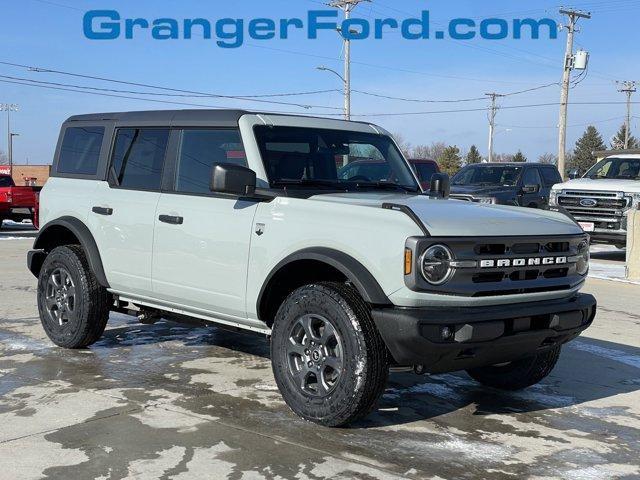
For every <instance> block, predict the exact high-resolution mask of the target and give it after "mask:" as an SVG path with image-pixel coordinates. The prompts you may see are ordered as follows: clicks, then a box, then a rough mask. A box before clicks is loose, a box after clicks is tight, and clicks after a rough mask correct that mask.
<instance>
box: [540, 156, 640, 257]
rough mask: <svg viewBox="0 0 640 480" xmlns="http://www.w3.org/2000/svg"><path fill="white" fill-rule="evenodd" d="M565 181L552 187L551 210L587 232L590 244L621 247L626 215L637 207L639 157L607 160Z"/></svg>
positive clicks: (625, 230) (639, 204)
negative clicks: (568, 218)
mask: <svg viewBox="0 0 640 480" xmlns="http://www.w3.org/2000/svg"><path fill="white" fill-rule="evenodd" d="M570 177H571V178H572V179H571V180H569V181H568V182H565V183H558V184H556V185H554V186H553V189H552V191H551V195H550V198H549V204H550V205H551V209H552V210H560V211H563V212H564V213H566V214H568V215H569V216H571V217H573V219H574V220H575V221H576V222H578V224H579V225H580V226H581V227H582V229H583V230H584V231H585V232H588V233H589V235H590V237H591V241H592V242H593V243H608V244H611V245H615V246H617V247H619V248H624V247H625V246H626V242H627V214H628V212H629V210H630V209H636V208H638V206H640V155H637V154H634V155H632V154H619V155H615V156H610V157H606V158H604V159H603V160H601V161H600V162H598V163H596V164H595V165H594V166H593V167H591V168H590V169H589V170H588V171H587V173H585V174H584V176H583V177H582V178H577V175H576V174H575V173H573V174H571V175H570Z"/></svg>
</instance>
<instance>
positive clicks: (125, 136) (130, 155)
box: [111, 128, 169, 190]
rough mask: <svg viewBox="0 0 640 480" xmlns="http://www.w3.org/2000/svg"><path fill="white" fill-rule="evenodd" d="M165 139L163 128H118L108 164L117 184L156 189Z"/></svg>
mask: <svg viewBox="0 0 640 480" xmlns="http://www.w3.org/2000/svg"><path fill="white" fill-rule="evenodd" d="M168 140H169V129H165V128H121V129H118V130H117V133H116V142H115V146H114V150H113V158H112V160H111V167H112V168H113V171H114V173H115V175H116V177H117V178H118V182H119V184H120V187H122V188H130V189H135V190H160V183H161V181H162V167H163V164H164V157H165V152H166V150H167V142H168Z"/></svg>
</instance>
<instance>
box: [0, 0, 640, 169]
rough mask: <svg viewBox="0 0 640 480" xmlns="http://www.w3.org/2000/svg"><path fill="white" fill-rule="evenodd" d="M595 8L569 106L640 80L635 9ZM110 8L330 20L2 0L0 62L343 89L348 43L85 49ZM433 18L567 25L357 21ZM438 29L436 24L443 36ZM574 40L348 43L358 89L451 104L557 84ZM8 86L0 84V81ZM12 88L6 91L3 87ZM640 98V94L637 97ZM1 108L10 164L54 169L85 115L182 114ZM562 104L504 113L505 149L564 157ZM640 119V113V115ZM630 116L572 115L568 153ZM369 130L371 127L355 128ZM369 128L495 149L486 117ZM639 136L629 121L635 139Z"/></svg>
mask: <svg viewBox="0 0 640 480" xmlns="http://www.w3.org/2000/svg"><path fill="white" fill-rule="evenodd" d="M572 6H575V7H578V8H584V9H586V10H590V11H591V12H592V14H593V18H592V19H591V20H587V21H582V22H581V23H580V26H581V32H580V33H578V34H577V37H576V48H584V49H586V50H588V51H589V52H590V53H591V64H590V69H589V72H588V75H587V77H586V79H585V80H584V81H582V82H581V83H580V84H579V85H577V86H576V87H575V88H574V89H573V90H572V91H571V100H572V101H575V102H580V101H585V102H593V101H622V100H624V98H623V96H622V94H620V93H618V92H617V91H616V84H615V80H635V79H638V80H640V72H639V71H638V70H639V67H638V66H639V65H640V62H639V61H638V60H639V58H638V56H639V54H638V49H637V45H638V40H639V29H638V25H637V19H638V14H640V1H636V0H609V1H603V0H600V1H596V0H592V1H580V0H578V1H577V2H576V3H574V4H572ZM105 8H110V9H114V10H117V11H119V12H120V14H121V15H122V17H123V18H136V17H144V18H146V19H149V20H153V19H156V18H161V17H172V18H176V19H183V18H193V17H203V18H207V19H210V20H211V21H215V20H216V19H219V18H223V17H234V18H244V19H251V18H256V17H269V18H274V19H280V18H291V17H300V18H306V15H307V12H308V10H310V9H311V10H314V9H322V8H327V7H325V6H323V4H322V2H320V1H316V0H295V1H293V0H237V1H235V2H229V1H221V0H212V1H197V0H181V1H166V0H165V1H163V0H137V1H135V2H132V1H114V0H100V1H93V0H89V1H74V0H51V1H49V0H4V1H3V14H2V17H3V18H2V24H3V27H2V29H1V30H0V45H2V49H1V50H0V61H4V62H12V63H19V64H26V65H33V66H38V67H45V68H49V69H56V70H61V71H67V72H74V73H80V74H85V75H92V76H98V77H108V78H112V79H119V80H126V81H131V82H140V83H151V84H154V85H161V86H166V87H172V88H177V89H187V90H195V91H203V92H211V93H219V94H224V95H260V94H270V93H283V92H300V91H308V90H325V89H334V88H336V89H339V88H340V87H341V84H340V80H339V79H338V78H337V77H335V76H333V75H331V74H330V73H328V72H321V71H317V70H316V68H315V67H317V66H318V65H323V64H324V65H326V66H328V67H332V68H336V69H340V68H341V60H340V57H341V53H342V52H341V49H342V43H341V41H340V37H339V36H338V35H337V34H333V33H332V32H324V33H323V34H322V35H321V36H320V38H318V39H316V40H308V39H306V38H304V36H303V35H302V34H297V35H292V37H291V38H290V39H288V40H269V41H256V40H251V39H246V43H245V45H244V46H242V47H241V48H237V49H221V48H219V47H217V46H216V44H215V41H214V40H203V39H192V40H184V39H179V40H168V41H158V40H152V39H150V35H149V34H148V33H147V34H144V33H143V34H140V36H139V37H137V38H136V39H133V40H125V39H118V40H112V41H92V40H88V39H86V38H85V36H84V35H83V31H82V18H83V15H84V14H85V12H86V11H87V10H89V9H105ZM423 9H428V10H430V12H431V16H432V22H433V23H434V24H440V23H443V22H448V21H449V20H451V19H453V18H457V17H465V18H474V19H477V20H480V19H482V18H486V17H492V16H498V17H501V18H504V19H506V20H508V21H511V20H512V19H513V18H524V17H533V18H542V17H550V18H554V19H556V20H560V19H561V16H560V15H559V14H558V0H555V1H548V0H536V1H530V2H525V1H519V2H513V1H511V0H497V1H488V0H487V1H482V2H479V1H477V0H461V1H452V0H448V1H445V0H438V1H420V0H373V1H372V2H371V3H363V4H361V5H360V6H359V7H358V8H357V10H356V12H355V13H354V16H361V17H363V18H367V19H372V18H384V17H395V18H398V19H400V20H401V19H403V18H406V17H407V16H419V15H420V12H421V10H423ZM436 27H437V25H433V27H432V28H433V29H435V28H436ZM565 38H566V36H565V32H561V33H560V34H559V35H558V39H556V40H550V39H548V37H547V36H546V35H543V38H542V39H539V40H524V39H523V40H482V39H476V40H472V41H455V40H435V39H431V40H426V41H422V40H418V41H409V40H404V39H402V37H401V35H399V34H397V33H396V34H393V33H390V34H388V35H387V36H386V37H385V38H384V39H383V40H374V39H370V40H363V41H355V42H354V43H353V61H354V64H353V85H352V86H353V88H354V89H356V90H362V91H368V92H373V93H377V94H382V95H390V96H402V97H412V98H422V99H434V100H448V99H452V100H455V99H466V98H473V97H481V96H483V95H484V94H485V93H486V92H491V91H496V92H499V93H510V92H516V91H520V90H524V89H527V88H531V87H536V86H540V85H545V84H549V83H553V82H558V81H559V80H560V78H561V74H562V71H561V65H562V57H563V54H564V48H565ZM0 75H4V76H12V77H22V78H31V79H34V80H40V81H47V82H58V83H67V84H75V85H90V86H94V87H100V88H112V89H120V90H123V89H124V90H140V88H137V87H131V86H124V85H117V84H113V83H107V82H99V81H96V80H88V79H80V78H74V77H69V76H60V75H52V74H48V73H34V72H29V71H27V70H26V69H21V68H15V67H9V66H3V65H0ZM0 80H2V79H1V78H0ZM5 80H6V79H5ZM558 99H559V87H557V86H552V87H548V88H543V89H540V90H536V91H534V92H531V93H527V94H522V95H516V96H512V97H508V98H506V99H504V100H503V101H502V102H501V104H502V105H503V106H504V107H509V106H518V105H531V104H539V103H557V102H558ZM171 100H176V101H184V102H193V103H199V104H207V105H208V104H210V105H212V106H219V107H241V108H248V109H259V110H287V111H300V112H305V110H304V109H301V108H299V107H295V106H281V105H268V104H259V103H251V102H244V101H233V100H220V99H202V98H196V99H193V98H191V99H189V98H173V99H171ZM280 100H282V101H287V102H301V103H313V104H314V105H320V106H325V107H328V108H318V109H314V110H312V112H313V113H314V114H318V115H322V114H326V113H339V110H338V109H339V108H340V107H341V106H342V97H341V94H340V93H324V94H318V95H314V96H310V97H301V98H296V97H291V98H282V99H280ZM637 100H640V95H639V96H638V97H637ZM0 102H8V103H18V104H19V105H20V111H19V112H18V113H16V114H14V115H13V129H12V130H13V131H14V132H17V133H19V134H20V135H21V136H20V137H19V138H17V139H16V140H15V141H14V145H15V146H14V159H15V161H16V162H18V163H23V162H25V161H26V160H27V159H28V161H29V162H30V163H50V162H51V158H52V154H53V150H54V147H55V142H56V139H57V134H58V129H59V126H60V123H61V122H62V121H63V120H64V119H65V118H66V117H68V116H70V115H73V114H79V113H87V112H99V111H121V110H148V109H159V108H187V107H180V106H175V107H172V106H169V105H161V104H157V103H152V102H147V101H140V100H132V99H123V98H109V97H102V96H95V95H88V94H82V93H74V92H66V91H59V90H49V89H41V88H33V87H29V86H25V85H16V84H7V83H0ZM486 106H487V102H486V101H484V100H482V101H477V102H466V103H452V104H446V103H445V104H437V103H436V104H426V103H408V102H402V101H397V100H383V99H380V98H374V97H370V96H365V95H362V94H359V93H354V96H353V113H354V114H358V115H362V114H381V113H383V114H386V113H403V112H425V111H428V112H431V111H440V110H459V109H479V108H484V107H486ZM558 108H559V107H558V106H557V105H551V106H544V107H535V108H514V109H503V110H501V111H500V112H499V113H498V117H497V124H498V125H499V126H498V129H497V135H496V151H497V152H500V153H514V152H515V151H516V150H517V149H522V151H523V152H524V153H525V154H526V155H527V156H528V157H529V160H535V159H537V157H538V156H539V155H540V154H542V153H545V152H556V150H557V130H556V128H555V126H556V125H557V121H558ZM635 108H636V109H637V110H638V115H639V116H640V105H637V106H635ZM624 114H625V107H624V105H571V106H570V110H569V125H570V128H569V130H568V145H569V147H570V148H571V147H572V146H573V144H574V142H575V140H576V139H577V137H578V136H579V135H580V134H581V133H582V132H583V131H584V128H585V125H586V124H594V125H596V126H597V128H598V129H599V130H600V131H601V132H602V134H603V136H604V137H605V140H607V141H608V140H609V139H610V137H611V136H612V135H613V134H614V133H615V131H616V130H617V129H618V128H619V126H620V124H621V123H622V122H623V117H624ZM358 119H365V117H358ZM366 119H367V120H369V121H372V122H374V123H378V124H380V125H382V126H383V127H385V128H387V129H389V130H391V131H393V132H400V133H402V134H403V136H404V137H405V138H406V139H407V140H408V141H410V142H411V143H413V144H428V143H431V142H432V141H443V142H446V143H449V144H455V145H458V146H459V147H460V148H461V149H462V150H463V151H466V150H467V149H468V147H469V146H470V145H471V144H476V145H477V146H478V148H479V149H480V152H481V153H482V154H483V155H486V151H487V136H488V133H487V131H488V127H487V115H486V112H485V111H477V112H466V113H462V112H458V113H439V114H427V115H398V116H391V117H388V116H380V117H366ZM5 122H6V117H5V116H4V115H3V116H2V118H1V119H0V132H2V134H0V149H2V150H6V141H5V140H4V137H5V135H4V131H5V128H6V123H5ZM637 125H638V121H637V119H635V118H634V120H633V124H632V127H633V128H634V130H635V128H636V127H637Z"/></svg>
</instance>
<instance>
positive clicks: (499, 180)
mask: <svg viewBox="0 0 640 480" xmlns="http://www.w3.org/2000/svg"><path fill="white" fill-rule="evenodd" d="M521 174H522V167H515V166H511V165H497V166H493V165H492V166H475V165H474V166H468V167H465V168H463V169H462V170H460V171H459V172H458V173H456V174H455V175H454V176H453V178H452V179H451V182H452V184H453V185H486V186H489V185H502V186H505V187H513V186H515V185H516V184H517V183H518V179H519V178H520V175H521Z"/></svg>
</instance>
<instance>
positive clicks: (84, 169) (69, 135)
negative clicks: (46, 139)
mask: <svg viewBox="0 0 640 480" xmlns="http://www.w3.org/2000/svg"><path fill="white" fill-rule="evenodd" d="M103 137H104V128H103V127H71V128H67V130H66V131H65V133H64V138H63V140H62V147H61V148H60V157H59V159H58V167H57V171H58V172H59V173H69V174H72V175H95V174H96V173H97V172H98V161H99V160H100V148H101V147H102V139H103Z"/></svg>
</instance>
